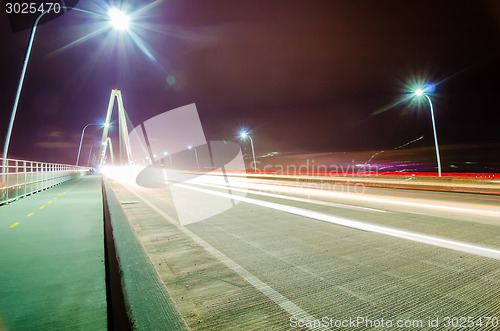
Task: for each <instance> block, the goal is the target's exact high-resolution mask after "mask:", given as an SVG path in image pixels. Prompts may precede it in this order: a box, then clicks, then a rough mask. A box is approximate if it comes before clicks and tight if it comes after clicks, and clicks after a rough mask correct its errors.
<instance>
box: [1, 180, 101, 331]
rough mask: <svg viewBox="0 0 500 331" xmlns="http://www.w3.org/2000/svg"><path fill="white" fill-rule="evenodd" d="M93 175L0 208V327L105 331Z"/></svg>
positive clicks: (97, 184)
mask: <svg viewBox="0 0 500 331" xmlns="http://www.w3.org/2000/svg"><path fill="white" fill-rule="evenodd" d="M103 228H104V226H103V202H102V188H101V177H100V176H86V177H82V178H78V179H73V180H70V181H68V182H65V183H62V184H60V185H58V186H55V187H54V188H52V189H49V190H45V191H42V192H39V193H36V194H34V195H32V196H29V197H25V198H22V199H20V200H18V201H15V202H13V203H11V204H9V205H4V206H1V207H0V252H1V254H0V266H1V269H0V284H1V285H0V329H2V328H4V329H7V330H106V329H107V327H108V323H107V303H106V282H105V255H104V233H103Z"/></svg>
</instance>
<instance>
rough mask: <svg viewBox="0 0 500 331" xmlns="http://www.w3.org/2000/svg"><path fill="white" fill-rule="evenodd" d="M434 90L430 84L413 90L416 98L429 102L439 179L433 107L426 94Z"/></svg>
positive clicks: (438, 159)
mask: <svg viewBox="0 0 500 331" xmlns="http://www.w3.org/2000/svg"><path fill="white" fill-rule="evenodd" d="M434 90H435V85H434V84H432V83H427V84H425V86H424V88H423V89H422V88H418V89H416V90H415V92H414V93H415V96H416V97H422V96H425V97H426V98H427V100H428V101H429V107H430V110H431V118H432V130H433V131H434V144H435V145H436V158H437V165H438V175H439V177H441V159H440V157H439V147H438V140H437V134H436V121H435V120H434V107H433V106H432V101H431V98H430V97H429V95H428V94H427V93H431V92H434Z"/></svg>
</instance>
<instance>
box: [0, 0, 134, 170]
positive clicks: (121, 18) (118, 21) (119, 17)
mask: <svg viewBox="0 0 500 331" xmlns="http://www.w3.org/2000/svg"><path fill="white" fill-rule="evenodd" d="M60 7H61V8H64V9H72V10H75V11H80V12H84V13H85V12H86V11H84V10H79V9H78V8H68V7H66V6H60ZM55 8H59V7H56V6H50V7H49V8H48V9H47V10H45V11H44V12H43V13H41V14H40V15H38V16H37V18H36V19H35V23H34V24H33V27H32V28H31V34H30V39H29V41H28V47H27V49H26V55H25V57H24V64H23V69H22V71H21V78H20V79H19V84H18V86H17V92H16V97H15V100H14V106H13V107H12V114H11V116H10V122H9V129H8V130H7V137H6V138H5V144H4V148H3V159H4V162H3V163H4V166H5V165H6V162H7V153H8V151H9V143H10V137H11V134H12V127H13V125H14V119H15V118H16V112H17V105H18V104H19V97H20V96H21V89H22V87H23V82H24V76H25V75H26V68H27V66H28V60H29V58H30V54H31V48H32V46H33V40H34V39H35V32H36V28H37V26H38V23H39V22H40V19H41V18H42V17H43V16H44V15H45V14H47V13H48V12H49V11H50V10H55ZM108 16H109V19H110V22H111V25H112V26H114V27H115V29H117V30H126V29H127V28H128V26H129V21H130V19H129V18H128V16H127V15H126V14H124V13H123V12H121V11H119V10H118V9H116V8H112V9H110V10H109V12H108ZM77 163H78V162H77ZM3 172H4V173H5V169H4V170H3Z"/></svg>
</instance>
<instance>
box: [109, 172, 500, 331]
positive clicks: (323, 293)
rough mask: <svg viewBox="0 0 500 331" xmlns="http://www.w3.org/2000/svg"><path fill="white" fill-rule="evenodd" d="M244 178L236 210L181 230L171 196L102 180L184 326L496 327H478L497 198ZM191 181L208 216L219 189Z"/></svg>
mask: <svg viewBox="0 0 500 331" xmlns="http://www.w3.org/2000/svg"><path fill="white" fill-rule="evenodd" d="M250 182H252V183H253V184H256V185H259V186H258V188H259V189H258V190H255V191H254V192H249V193H248V194H246V195H245V196H244V197H241V198H238V199H240V202H239V203H238V204H236V205H235V206H233V208H229V209H227V210H225V211H223V212H221V213H218V214H216V215H215V216H211V217H207V218H206V219H204V220H201V221H199V222H195V223H192V224H189V225H186V226H181V225H180V223H179V221H178V212H179V211H178V210H176V207H175V206H176V203H175V199H174V198H173V195H172V191H170V190H168V189H145V188H137V187H130V186H124V185H122V184H120V183H118V182H113V181H112V182H111V186H112V188H113V190H114V192H115V194H116V196H117V198H118V200H119V201H121V203H122V207H123V209H124V212H125V214H126V215H127V218H128V220H129V221H130V224H131V225H132V226H133V228H134V230H135V232H136V234H137V237H138V238H139V239H140V241H141V243H142V245H143V246H144V249H145V251H146V253H147V254H148V256H149V258H150V260H151V262H152V263H153V265H154V267H155V268H156V270H157V272H158V275H159V276H160V278H161V279H162V281H163V283H164V284H165V286H166V288H167V289H168V292H169V294H170V295H171V297H172V300H173V301H174V302H175V303H176V306H177V308H178V310H179V312H180V313H181V315H182V317H183V318H184V320H185V321H186V323H187V325H188V326H189V328H190V329H193V330H205V329H208V330H214V329H216V330H232V329H234V330H238V329H245V330H267V329H279V330H287V329H292V327H294V326H299V323H297V320H296V319H302V321H303V323H302V324H300V325H301V326H303V328H304V329H328V328H330V329H339V328H335V327H332V325H328V327H326V326H325V325H324V324H322V325H317V324H316V325H312V324H310V325H305V323H306V322H307V321H313V322H314V320H321V319H322V318H327V321H330V322H332V321H333V322H334V321H346V320H349V319H355V320H356V319H358V318H364V319H365V321H367V320H371V321H372V323H376V321H378V322H380V321H381V320H382V319H383V320H385V321H388V320H390V321H391V322H393V323H396V322H397V321H399V320H401V321H410V323H411V321H413V322H414V323H417V324H415V325H413V326H411V327H407V328H406V329H411V330H437V329H447V327H446V323H450V321H451V319H452V318H454V317H455V318H458V319H459V322H460V323H461V322H463V321H462V320H460V319H461V318H462V317H465V320H467V318H469V317H470V319H469V320H467V322H468V323H470V321H472V320H473V321H474V323H475V324H474V325H472V326H470V324H469V327H468V328H467V329H468V330H488V329H494V328H493V326H492V325H491V324H490V325H489V326H487V325H486V320H487V319H489V320H491V318H493V320H495V318H496V319H497V320H498V319H499V318H500V300H499V299H498V298H499V297H500V281H499V279H500V278H499V276H500V273H499V270H500V260H499V259H498V256H499V252H500V250H499V249H500V244H499V242H500V226H499V225H500V221H499V219H500V218H499V215H500V214H499V212H500V208H499V206H500V197H498V196H493V195H487V196H485V195H480V194H459V193H445V192H435V191H418V192H415V191H410V190H394V189H387V188H384V189H375V188H366V190H364V191H362V192H358V193H356V192H348V190H349V188H350V187H348V186H346V187H345V190H346V191H345V192H336V194H330V193H335V190H337V189H338V186H335V187H333V186H332V187H321V190H318V189H317V187H316V188H314V187H312V188H313V189H314V190H313V191H307V190H306V191H301V190H298V191H294V190H291V189H292V188H293V187H294V186H297V185H299V184H297V183H290V181H283V182H280V181H276V180H274V181H262V180H258V181H257V180H250ZM266 185H267V186H266ZM188 186H189V185H188ZM191 186H192V187H194V188H195V192H196V194H194V195H193V199H192V200H191V204H190V209H191V210H189V211H187V212H190V213H196V212H198V213H199V212H200V210H203V209H204V208H205V209H206V210H210V209H212V210H213V209H216V208H217V207H216V204H215V203H214V199H213V198H209V196H213V195H219V196H221V197H222V195H224V194H225V192H227V191H225V190H223V189H220V188H214V187H207V186H197V185H191ZM299 188H300V189H304V188H306V189H307V187H304V184H300V185H299ZM200 189H201V191H200ZM203 190H208V191H211V192H212V193H206V192H208V191H203ZM202 192H205V193H206V195H205V196H204V195H203V194H205V193H203V194H202ZM263 193H264V194H263ZM267 193H271V194H277V195H278V196H276V195H275V196H271V195H266V194H267ZM344 193H345V194H344ZM187 196H189V195H187ZM204 197H205V198H204ZM290 198H299V200H297V199H295V200H294V199H290ZM204 204H205V205H204ZM206 204H208V205H206ZM325 215H326V216H325ZM328 219H333V222H329V221H325V220H328ZM336 220H341V221H344V220H347V221H352V222H354V221H356V222H362V223H363V224H367V225H370V226H371V227H369V228H366V229H362V228H360V227H359V226H358V228H356V227H355V226H350V225H349V224H348V225H347V226H346V225H341V224H338V223H335V221H336ZM374 229H375V230H374ZM378 229H396V230H398V231H400V232H402V233H404V234H408V233H410V234H418V235H420V237H418V236H416V237H415V236H413V237H412V236H408V238H405V237H404V236H403V237H398V236H395V235H392V234H391V232H390V231H389V232H387V233H383V232H381V231H379V230H378ZM393 232H394V231H393ZM398 233H399V232H398ZM422 236H423V237H425V238H426V240H423V241H422V240H420V238H421V237H422ZM415 238H417V239H415ZM419 240H420V241H419ZM443 242H444V243H445V244H446V245H448V244H449V243H452V244H450V246H449V247H443V246H442V245H441V244H442V243H443ZM440 245H441V246H440ZM446 245H445V246H446ZM463 247H465V248H466V249H465V250H466V251H464V250H461V249H462V248H463ZM470 247H473V248H474V249H472V250H469V251H468V252H467V250H468V249H469V248H470ZM477 247H479V248H478V249H475V248H477ZM482 248H488V249H491V251H492V252H493V253H492V254H493V255H492V256H493V257H491V256H490V257H488V256H484V255H482V254H483V253H482V251H481V249H482ZM329 319H331V320H329ZM436 319H437V320H436ZM436 321H437V322H436ZM419 322H421V323H422V324H421V327H420V325H419V324H418V323H419ZM436 323H438V326H437V327H436ZM481 323H482V324H481ZM450 327H451V326H450ZM298 329H300V328H298ZM342 329H346V330H348V329H352V330H368V329H372V327H371V326H370V325H367V324H361V325H357V327H354V326H352V325H348V326H347V327H343V328H342ZM373 329H378V328H375V327H374V326H373Z"/></svg>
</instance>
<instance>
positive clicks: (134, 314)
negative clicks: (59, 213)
mask: <svg viewBox="0 0 500 331" xmlns="http://www.w3.org/2000/svg"><path fill="white" fill-rule="evenodd" d="M103 196H104V205H105V206H104V208H105V223H106V224H105V236H106V237H107V240H108V242H111V241H112V244H113V245H114V246H113V247H111V249H108V252H109V253H111V252H112V251H113V249H114V250H115V251H116V253H115V254H116V262H115V263H116V264H117V265H116V266H113V265H110V266H109V269H110V271H111V269H113V267H116V268H117V269H118V270H117V273H118V274H119V275H115V276H113V277H117V276H119V277H120V279H116V278H115V279H110V282H111V283H116V282H120V285H121V291H122V293H123V299H124V309H125V311H126V314H127V316H128V319H129V322H130V324H131V327H132V328H133V329H134V330H188V328H187V326H186V324H185V322H184V320H183V319H182V317H181V315H180V313H179V312H178V311H177V308H176V307H175V305H174V302H173V301H172V299H171V297H170V295H169V294H168V292H167V289H166V288H165V285H164V284H163V282H162V281H161V279H160V278H159V276H158V273H157V272H156V269H155V268H154V266H153V264H152V263H151V260H150V259H149V257H148V255H147V253H146V252H145V251H144V248H143V246H142V244H141V243H140V241H139V239H138V238H137V235H136V233H135V231H134V229H133V228H132V225H131V224H130V222H129V220H128V219H127V216H126V215H125V213H124V211H123V209H122V207H121V204H120V202H119V201H118V199H117V198H116V195H115V194H114V192H113V190H112V189H111V187H110V185H109V183H108V182H107V181H106V179H103ZM112 259H113V257H112V256H110V258H109V261H110V264H113V261H112ZM111 276H112V275H111ZM110 285H111V288H113V286H114V285H113V284H110ZM116 291H117V289H116V288H115V293H111V297H112V298H113V297H118V299H117V300H119V296H120V294H119V293H116ZM113 305H114V304H113ZM108 309H109V307H108ZM112 309H113V310H115V309H116V310H119V309H120V308H119V307H112ZM113 314H114V315H115V320H116V319H117V318H116V317H117V316H119V314H120V312H119V311H116V312H114V313H113ZM118 319H120V318H119V317H118ZM120 322H122V321H119V320H118V321H115V323H120ZM115 329H116V328H115ZM119 329H120V330H123V328H119Z"/></svg>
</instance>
